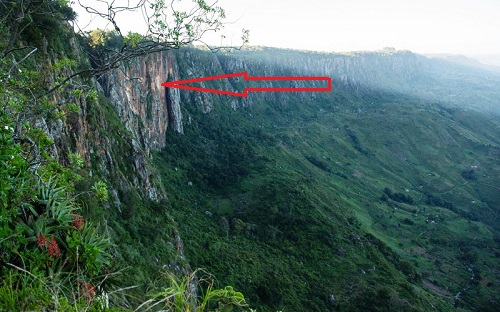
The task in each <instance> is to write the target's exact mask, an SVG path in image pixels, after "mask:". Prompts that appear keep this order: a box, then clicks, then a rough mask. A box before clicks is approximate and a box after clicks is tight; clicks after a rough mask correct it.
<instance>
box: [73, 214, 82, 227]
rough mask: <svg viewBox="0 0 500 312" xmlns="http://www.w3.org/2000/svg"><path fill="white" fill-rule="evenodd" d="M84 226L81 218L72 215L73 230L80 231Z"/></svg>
mask: <svg viewBox="0 0 500 312" xmlns="http://www.w3.org/2000/svg"><path fill="white" fill-rule="evenodd" d="M83 224H84V221H83V217H82V216H79V215H73V222H72V223H71V225H73V226H74V227H75V228H77V229H80V228H81V227H82V226H83Z"/></svg>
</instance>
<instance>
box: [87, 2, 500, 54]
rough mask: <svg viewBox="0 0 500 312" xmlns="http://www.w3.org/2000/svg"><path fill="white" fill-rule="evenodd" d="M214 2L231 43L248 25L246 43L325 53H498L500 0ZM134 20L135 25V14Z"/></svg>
mask: <svg viewBox="0 0 500 312" xmlns="http://www.w3.org/2000/svg"><path fill="white" fill-rule="evenodd" d="M84 1H87V2H92V1H96V0H84ZM182 1H185V2H188V3H189V2H191V1H192V0H182ZM116 2H117V3H120V2H124V3H126V0H116ZM207 2H210V0H207ZM218 5H220V6H222V7H223V8H225V10H226V13H227V16H228V21H231V22H233V24H230V25H227V26H226V31H225V34H226V37H227V38H228V39H227V43H231V40H233V41H232V43H233V44H234V45H237V44H238V43H239V41H238V39H239V37H240V34H241V32H240V30H241V29H242V28H245V29H249V30H250V45H264V46H270V47H280V48H291V49H306V50H316V51H328V52H342V51H353V50H378V49H381V48H383V47H394V48H396V49H407V50H411V51H413V52H416V53H457V54H465V55H478V54H500V0H219V1H218ZM137 19H138V20H137V23H139V22H140V19H141V18H140V14H138V16H137ZM131 20H133V19H131V18H130V17H127V21H126V22H125V23H124V24H123V25H124V26H122V30H125V31H128V30H136V29H134V27H135V26H134V25H137V23H132V22H131ZM127 27H128V28H127ZM211 37H212V38H219V35H217V36H211ZM206 39H207V40H208V41H209V43H216V42H218V41H212V40H211V39H210V37H208V38H206Z"/></svg>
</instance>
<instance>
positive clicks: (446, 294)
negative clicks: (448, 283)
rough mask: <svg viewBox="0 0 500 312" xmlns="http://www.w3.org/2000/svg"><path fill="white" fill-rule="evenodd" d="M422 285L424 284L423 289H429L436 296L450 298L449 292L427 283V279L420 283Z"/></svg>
mask: <svg viewBox="0 0 500 312" xmlns="http://www.w3.org/2000/svg"><path fill="white" fill-rule="evenodd" d="M422 283H423V284H424V286H425V288H427V289H429V290H430V291H432V292H433V293H435V294H436V295H440V296H442V297H446V298H450V297H451V296H452V295H451V293H450V292H449V291H447V290H446V289H444V288H442V287H439V286H438V285H436V284H434V283H433V282H431V281H429V280H428V279H424V280H423V281H422Z"/></svg>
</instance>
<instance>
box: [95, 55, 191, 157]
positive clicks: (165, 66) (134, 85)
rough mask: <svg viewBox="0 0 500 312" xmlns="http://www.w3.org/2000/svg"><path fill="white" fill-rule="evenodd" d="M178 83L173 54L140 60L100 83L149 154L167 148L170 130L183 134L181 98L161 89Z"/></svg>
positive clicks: (125, 123)
mask: <svg viewBox="0 0 500 312" xmlns="http://www.w3.org/2000/svg"><path fill="white" fill-rule="evenodd" d="M176 79H179V76H178V70H177V63H176V56H175V54H174V53H172V52H163V53H156V54H153V55H149V56H147V57H144V58H137V59H135V60H132V61H130V62H129V63H126V64H122V65H121V66H120V68H119V69H116V70H114V71H112V72H111V73H109V74H107V75H105V76H103V77H102V78H101V79H100V84H101V86H102V88H103V90H104V93H105V95H106V96H107V97H109V99H110V101H111V103H112V104H113V105H114V106H115V107H116V109H117V112H118V115H119V116H120V119H121V121H122V122H123V124H124V125H125V127H126V128H127V130H129V131H130V132H131V133H133V134H134V136H135V138H136V140H137V141H138V142H140V145H141V147H142V148H144V149H145V150H146V152H147V153H148V154H149V150H150V149H153V150H159V149H161V148H163V147H164V146H165V138H166V131H167V129H168V128H171V129H172V130H173V131H176V132H179V133H182V132H183V127H182V113H181V109H180V105H181V103H180V94H179V92H178V90H172V91H169V90H165V88H164V87H162V86H161V83H163V82H165V81H172V80H176Z"/></svg>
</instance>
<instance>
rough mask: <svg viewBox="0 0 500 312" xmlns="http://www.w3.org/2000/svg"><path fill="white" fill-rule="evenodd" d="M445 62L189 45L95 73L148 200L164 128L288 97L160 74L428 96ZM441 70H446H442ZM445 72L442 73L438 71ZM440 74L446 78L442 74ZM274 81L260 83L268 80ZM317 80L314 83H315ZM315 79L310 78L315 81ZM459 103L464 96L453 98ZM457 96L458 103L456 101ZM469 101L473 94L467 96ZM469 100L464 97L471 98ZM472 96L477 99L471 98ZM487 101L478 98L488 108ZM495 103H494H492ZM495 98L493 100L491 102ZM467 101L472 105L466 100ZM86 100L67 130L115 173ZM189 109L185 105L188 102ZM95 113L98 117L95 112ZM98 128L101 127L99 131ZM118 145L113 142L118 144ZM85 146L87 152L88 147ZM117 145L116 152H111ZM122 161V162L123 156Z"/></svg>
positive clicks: (109, 145)
mask: <svg viewBox="0 0 500 312" xmlns="http://www.w3.org/2000/svg"><path fill="white" fill-rule="evenodd" d="M443 68H444V69H445V68H446V65H443V64H436V63H435V62H434V63H433V62H431V61H430V60H428V59H427V58H425V57H423V56H420V55H417V54H413V53H411V52H405V51H403V52H396V51H392V50H387V51H381V52H377V53H374V52H370V53H369V52H358V53H350V54H325V53H314V52H299V51H289V50H278V49H269V48H264V49H262V50H259V51H248V50H243V51H237V52H232V53H218V54H213V53H210V52H207V51H202V50H198V49H193V48H186V49H181V50H176V51H168V52H163V53H157V54H154V55H150V56H147V57H144V58H138V59H135V60H133V61H131V62H129V63H127V64H122V65H121V67H120V68H119V69H117V70H114V71H112V72H111V73H109V74H107V75H105V76H103V77H101V78H100V80H99V88H100V90H101V92H102V93H103V95H104V96H105V97H106V98H107V99H108V100H109V102H110V105H111V106H112V107H113V110H114V111H115V113H116V114H117V115H118V117H119V120H120V123H121V124H122V125H123V126H124V128H125V129H126V131H127V133H129V135H124V136H123V137H124V138H125V139H126V140H127V142H128V143H127V144H128V146H129V147H128V148H127V149H125V150H127V151H128V153H130V155H128V156H129V157H130V158H128V159H133V162H132V164H133V168H131V169H132V172H133V173H134V176H133V177H128V178H125V176H126V174H125V173H123V175H122V176H123V177H124V178H123V180H124V181H125V180H127V181H129V182H123V184H125V185H129V186H128V187H125V189H129V188H136V189H137V190H138V191H140V192H142V191H143V190H144V191H145V194H147V195H148V197H149V198H150V199H153V200H156V199H158V198H161V197H162V196H159V195H158V194H161V191H159V188H158V186H155V183H152V182H151V178H152V177H153V176H154V174H153V171H152V168H151V167H150V166H149V164H148V161H149V158H150V156H151V150H161V149H162V148H164V147H165V145H166V137H167V135H168V131H169V129H170V131H173V132H177V133H181V134H182V133H183V132H184V127H188V126H189V124H190V123H191V116H190V113H192V112H193V110H197V111H200V112H202V113H204V114H209V113H211V112H212V111H213V110H214V109H215V107H216V104H217V105H220V104H223V105H222V106H219V107H223V109H224V107H227V108H228V109H238V108H242V107H248V106H251V105H254V104H256V103H260V102H272V103H277V104H278V105H281V104H283V103H287V102H288V101H290V98H289V97H288V95H287V94H283V93H254V94H252V96H249V97H247V98H237V97H228V96H221V95H214V94H209V93H202V92H193V91H184V90H178V89H171V88H164V87H161V83H162V82H165V81H175V80H179V79H188V78H196V77H205V76H214V75H221V74H224V73H235V72H242V71H246V72H248V74H249V75H250V76H301V75H309V76H313V75H314V76H319V75H321V76H329V77H331V78H332V80H333V89H334V90H335V89H339V88H342V89H344V90H347V91H348V92H360V93H363V92H374V91H375V92H378V91H382V92H405V93H408V94H418V95H419V96H422V97H427V98H428V99H432V98H433V97H434V96H436V94H438V95H440V94H439V93H436V92H442V91H440V89H438V90H437V91H434V90H433V87H434V85H433V84H434V82H435V81H436V79H440V77H439V76H438V75H437V74H436V73H439V72H441V69H443ZM442 72H445V71H444V70H443V71H442ZM443 75H444V74H443ZM444 78H445V77H443V79H442V80H443V83H446V80H445V79H444ZM245 84H246V82H243V81H241V80H240V81H238V80H224V81H210V82H202V83H199V86H200V87H205V88H212V89H223V90H229V91H235V90H238V91H242V90H243V88H244V87H246V86H248V85H245ZM271 84H272V82H264V85H262V86H266V87H271ZM315 84H317V85H315ZM319 84H320V83H319V82H317V83H313V85H314V86H316V87H319V86H320V85H319ZM449 87H450V89H449V91H450V96H452V95H451V94H452V93H453V92H454V90H455V91H456V92H457V93H459V92H460V90H461V88H462V85H460V84H457V83H456V82H454V81H452V82H451V83H450V85H449ZM317 96H319V95H318V94H317V93H307V94H306V93H296V94H293V97H294V98H295V99H301V100H306V99H307V98H315V97H317ZM456 101H457V103H458V104H463V103H464V102H466V101H467V100H466V99H461V98H460V97H456ZM460 101H461V102H460ZM469 102H470V101H469ZM469 102H467V103H466V104H467V105H468V104H469ZM470 103H474V102H470ZM487 104H488V103H482V105H484V106H485V107H486V105H487ZM493 104H494V103H493ZM493 104H492V105H493ZM471 105H472V104H471ZM89 107H90V106H89V105H83V106H82V109H81V111H82V113H81V114H80V115H79V116H78V117H76V118H78V120H77V121H76V122H75V123H74V125H72V126H68V127H72V129H69V130H68V133H71V135H70V136H73V138H74V140H75V144H76V150H77V152H80V154H82V155H97V156H98V157H101V159H102V161H101V162H100V163H101V165H100V170H101V171H102V172H103V173H105V174H106V175H113V174H114V173H113V172H115V171H116V168H115V169H113V168H114V167H113V166H115V167H116V164H113V156H112V155H113V153H114V152H113V148H114V147H113V142H111V139H110V138H109V136H107V135H101V134H100V133H98V132H97V131H96V130H92V129H91V128H89V126H88V124H87V123H86V120H88V118H89V116H88V114H89V113H88V110H89ZM188 108H189V109H188ZM93 118H95V116H94V117H93ZM96 122H97V124H98V125H99V129H106V130H105V131H111V129H108V128H109V125H108V123H109V121H107V120H106V118H105V117H104V116H98V118H97V119H96ZM101 131H102V130H101ZM89 133H90V134H91V136H92V137H93V138H94V141H95V142H94V143H95V144H93V145H92V146H93V147H90V146H88V143H87V142H86V141H85V140H82V139H81V138H82V137H84V135H87V136H88V135H89ZM115 149H116V148H115ZM87 150H89V151H90V153H87V152H86V151H87ZM115 152H116V151H115ZM123 161H127V160H125V158H124V160H123Z"/></svg>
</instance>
